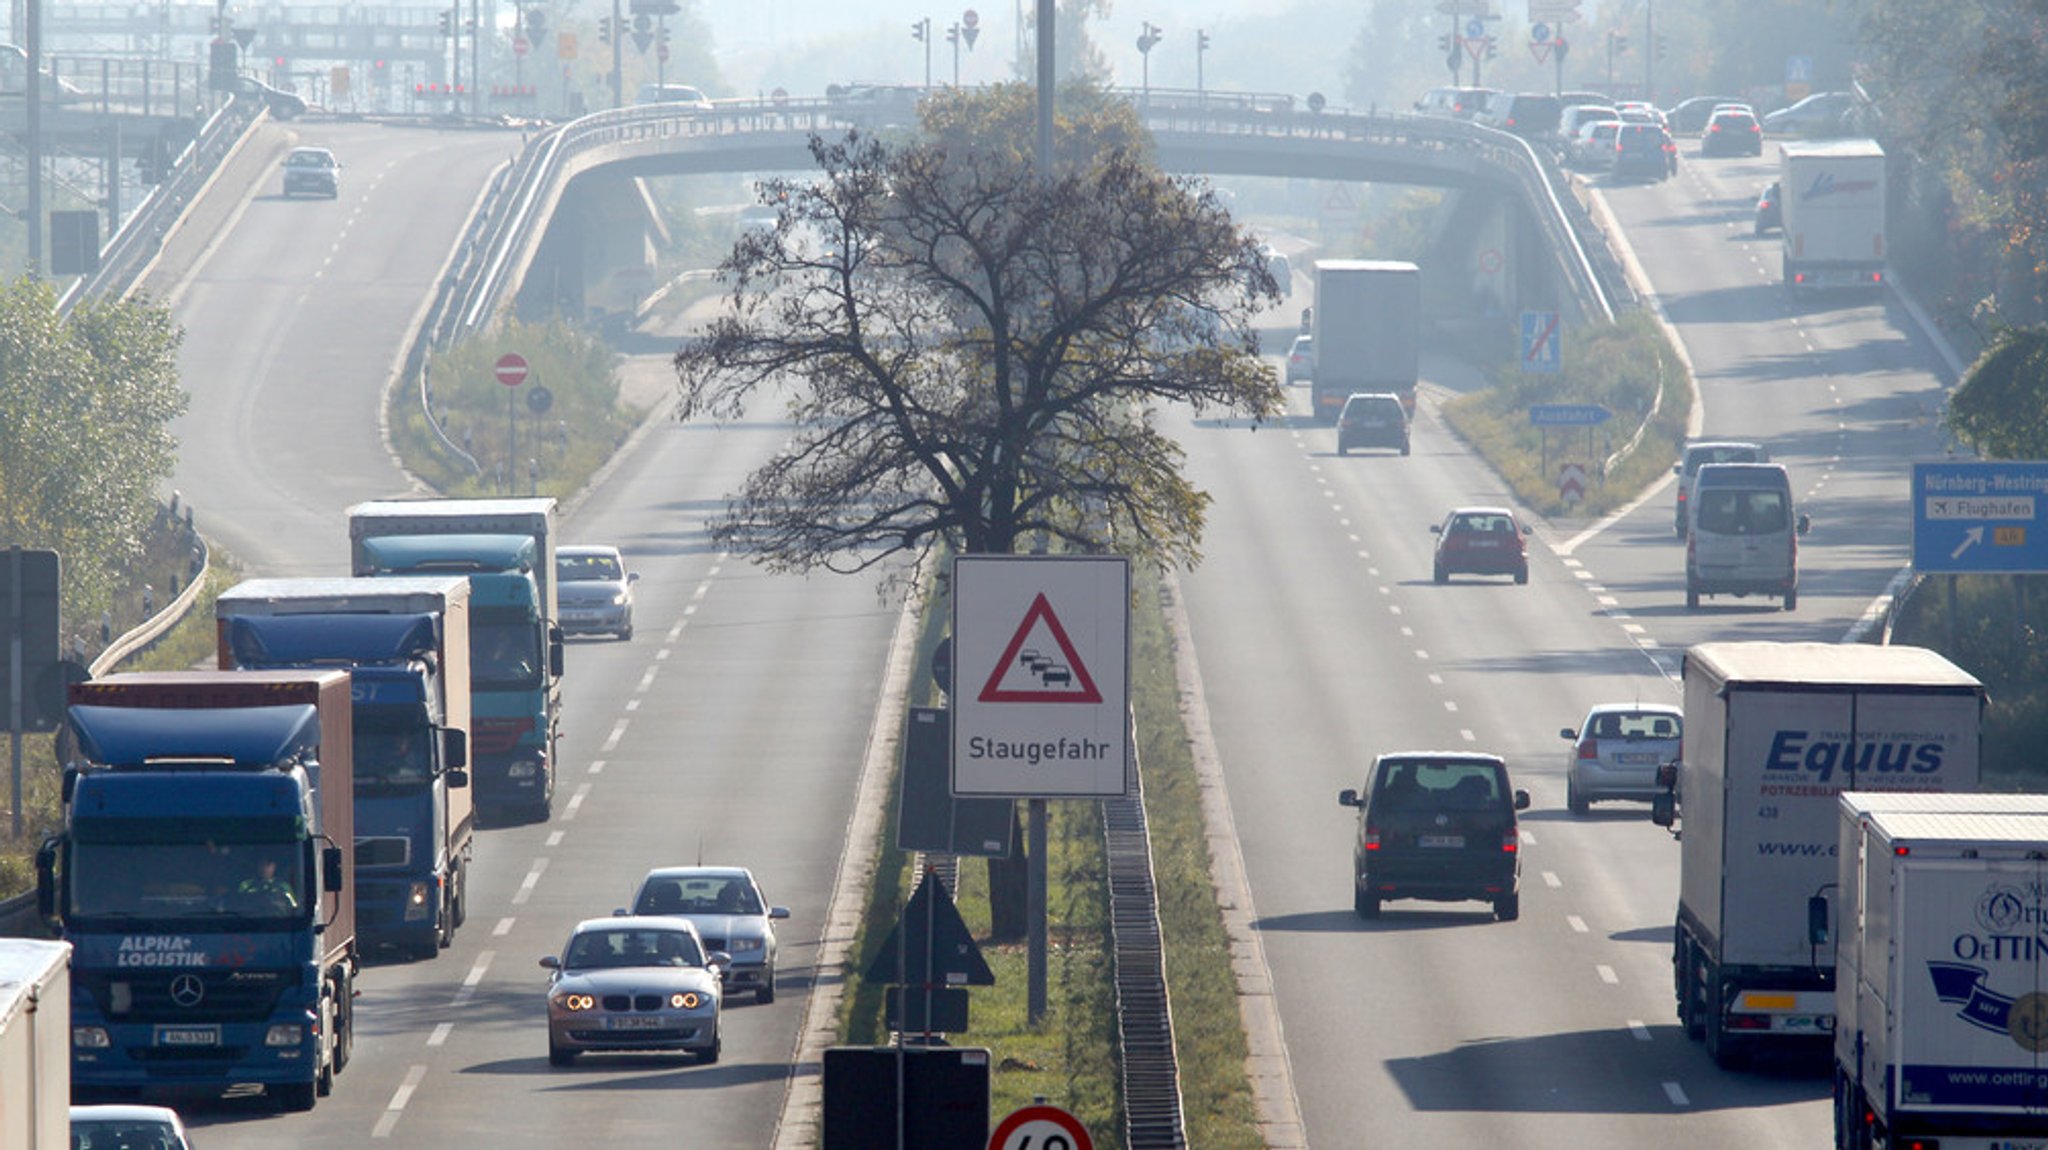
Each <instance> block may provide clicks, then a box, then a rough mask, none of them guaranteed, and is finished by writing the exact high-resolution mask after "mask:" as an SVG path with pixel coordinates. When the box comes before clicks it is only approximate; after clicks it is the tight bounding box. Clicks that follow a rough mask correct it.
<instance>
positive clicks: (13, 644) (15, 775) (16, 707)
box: [7, 75, 36, 839]
mask: <svg viewBox="0 0 2048 1150" xmlns="http://www.w3.org/2000/svg"><path fill="white" fill-rule="evenodd" d="M28 82H29V85H30V86H31V87H33V86H34V85H35V82H36V78H35V76H34V75H30V76H29V81H28ZM7 566H8V568H9V570H8V575H9V576H10V577H11V578H12V579H13V583H11V584H10V585H9V586H10V588H11V589H10V590H9V592H8V596H7V598H8V603H7V733H8V743H9V744H10V749H11V752H12V758H11V762H12V765H13V771H12V773H11V774H10V776H9V777H10V778H11V779H12V781H13V784H14V790H13V794H12V798H13V820H12V821H13V831H14V837H15V838H17V839H19V838H20V837H21V729H22V728H23V727H24V726H27V725H28V724H27V719H28V716H27V714H26V713H25V712H26V711H27V708H26V707H23V706H22V690H21V665H22V663H23V662H24V660H23V659H22V652H21V630H22V625H23V620H22V617H21V548H19V547H9V548H8V549H7Z"/></svg>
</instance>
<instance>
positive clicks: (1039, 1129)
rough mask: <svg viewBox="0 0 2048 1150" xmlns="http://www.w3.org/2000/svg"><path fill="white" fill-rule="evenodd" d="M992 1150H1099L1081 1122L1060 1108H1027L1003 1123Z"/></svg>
mask: <svg viewBox="0 0 2048 1150" xmlns="http://www.w3.org/2000/svg"><path fill="white" fill-rule="evenodd" d="M988 1150H1095V1140H1094V1139H1093V1138H1090V1137H1088V1130H1087V1128H1086V1127H1084V1126H1082V1125H1081V1120H1080V1119H1079V1118H1076V1117H1074V1116H1073V1115H1072V1114H1069V1113H1067V1112H1066V1111H1064V1110H1062V1109H1060V1108H1059V1107H1057V1106H1042V1105H1041V1106H1026V1107H1024V1108H1023V1109H1022V1110H1019V1111H1017V1112H1015V1113H1013V1114H1011V1115H1010V1116H1009V1117H1008V1118H1005V1119H1003V1121H1002V1123H1001V1124H1000V1125H998V1126H997V1127H996V1132H995V1133H994V1134H992V1135H990V1136H989V1140H988Z"/></svg>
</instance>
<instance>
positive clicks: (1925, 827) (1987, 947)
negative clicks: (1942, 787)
mask: <svg viewBox="0 0 2048 1150" xmlns="http://www.w3.org/2000/svg"><path fill="white" fill-rule="evenodd" d="M1866 799H1876V800H1878V801H1875V802H1870V801H1865V800H1866ZM1912 800H1913V801H1907V800H1906V799H1905V797H1902V796H1891V795H1879V796H1865V795H1860V794H1856V793H1848V794H1844V795H1843V796H1841V799H1840V805H1839V823H1840V834H1839V839H1838V846H1839V852H1840V865H1839V871H1838V880H1837V886H1836V889H1835V890H1834V891H1833V892H1832V893H1833V899H1832V903H1833V905H1832V908H1830V907H1829V906H1828V903H1827V901H1826V900H1815V905H1814V908H1813V909H1814V916H1813V917H1814V921H1815V924H1816V925H1815V935H1816V938H1817V939H1819V940H1826V941H1831V943H1832V947H1833V953H1834V962H1835V975H1836V978H1835V1015H1836V1018H1837V1019H1838V1022H1837V1025H1836V1027H1835V1034H1834V1071H1835V1091H1834V1103H1835V1104H1834V1119H1835V1121H1834V1128H1835V1146H1836V1147H1837V1150H1868V1148H1870V1147H1876V1146H1888V1147H1908V1146H1927V1147H1933V1146H1939V1147H1941V1148H1942V1150H2022V1148H2025V1147H2038V1146H2042V1145H2044V1144H2048V1066H2044V1064H2043V1052H2044V1051H2048V994H2044V990H2048V984H2044V976H2048V970H2044V967H2048V962H2044V955H2048V947H2044V946H2043V943H2042V939H2043V933H2044V929H2048V849H2044V847H2048V796H2041V795H1985V796H1973V795H1938V796H1912ZM1957 800H1964V801H1957ZM1830 912H1831V913H1830Z"/></svg>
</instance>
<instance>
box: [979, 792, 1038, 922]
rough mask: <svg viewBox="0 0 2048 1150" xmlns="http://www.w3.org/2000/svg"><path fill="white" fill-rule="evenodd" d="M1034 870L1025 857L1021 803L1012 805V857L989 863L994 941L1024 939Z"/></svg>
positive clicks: (990, 905) (990, 916)
mask: <svg viewBox="0 0 2048 1150" xmlns="http://www.w3.org/2000/svg"><path fill="white" fill-rule="evenodd" d="M1030 876H1031V869H1030V867H1029V866H1028V865H1027V863H1026V862H1025V857H1024V827H1023V826H1022V824H1020V823H1019V822H1018V819H1017V804H1015V803H1011V804H1010V857H1008V858H992V859H990V860H988V935H989V940H990V941H992V942H1016V941H1018V940H1021V939H1022V938H1023V937H1024V933H1025V931H1026V929H1027V928H1028V925H1029V924H1028V921H1027V918H1028V916H1027V915H1026V914H1025V913H1024V909H1025V908H1024V904H1025V900H1026V898H1027V897H1028V895H1029V893H1030Z"/></svg>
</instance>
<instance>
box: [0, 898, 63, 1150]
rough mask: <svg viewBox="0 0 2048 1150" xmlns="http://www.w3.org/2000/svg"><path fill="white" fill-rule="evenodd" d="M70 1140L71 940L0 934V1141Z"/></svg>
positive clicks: (22, 1147)
mask: <svg viewBox="0 0 2048 1150" xmlns="http://www.w3.org/2000/svg"><path fill="white" fill-rule="evenodd" d="M70 1145H71V944H70V943H68V942H43V941H41V940H39V939H28V938H0V1146H5V1147H7V1148H8V1150H67V1148H68V1147H69V1146H70Z"/></svg>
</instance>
